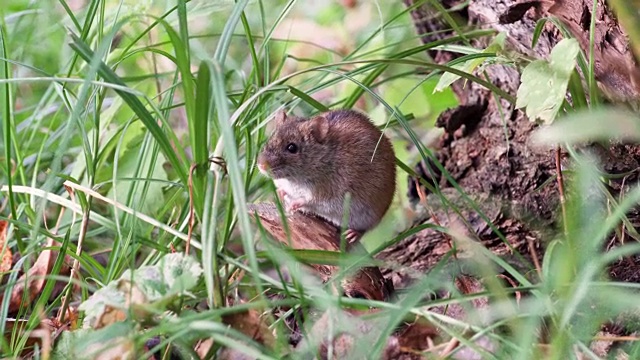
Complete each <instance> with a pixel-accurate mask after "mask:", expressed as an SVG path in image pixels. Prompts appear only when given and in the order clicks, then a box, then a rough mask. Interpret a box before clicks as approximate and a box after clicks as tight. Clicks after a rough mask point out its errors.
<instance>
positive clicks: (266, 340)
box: [195, 309, 275, 360]
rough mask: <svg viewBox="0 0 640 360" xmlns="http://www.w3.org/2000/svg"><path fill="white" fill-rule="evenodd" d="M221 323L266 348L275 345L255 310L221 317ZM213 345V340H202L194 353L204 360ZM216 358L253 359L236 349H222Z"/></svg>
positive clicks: (264, 323)
mask: <svg viewBox="0 0 640 360" xmlns="http://www.w3.org/2000/svg"><path fill="white" fill-rule="evenodd" d="M222 322H223V323H225V324H227V325H228V326H230V327H231V328H233V329H235V330H237V331H239V332H241V333H243V334H244V335H246V336H247V337H250V338H252V339H253V340H255V341H256V342H258V343H260V344H263V345H265V346H267V347H272V346H273V345H274V344H275V337H274V335H273V333H272V332H271V330H269V324H267V322H266V321H265V319H264V318H263V317H262V316H261V313H260V312H259V311H258V310H256V309H249V310H247V311H245V312H239V313H235V314H228V315H225V316H223V317H222ZM213 345H214V341H213V339H206V340H202V341H200V342H198V344H197V345H196V347H195V351H196V353H197V354H198V355H199V356H200V358H201V359H206V358H208V357H207V354H209V351H211V348H212V346H213ZM216 358H217V359H222V360H247V359H252V358H253V357H250V356H248V355H246V354H245V353H243V352H241V351H239V350H236V349H232V348H223V349H220V351H219V352H218V353H217V356H216Z"/></svg>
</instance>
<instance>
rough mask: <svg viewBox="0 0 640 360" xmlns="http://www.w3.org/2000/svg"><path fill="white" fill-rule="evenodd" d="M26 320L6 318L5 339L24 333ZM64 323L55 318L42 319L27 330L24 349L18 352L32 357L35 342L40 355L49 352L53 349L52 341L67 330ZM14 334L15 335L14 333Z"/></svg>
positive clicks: (24, 356) (23, 355)
mask: <svg viewBox="0 0 640 360" xmlns="http://www.w3.org/2000/svg"><path fill="white" fill-rule="evenodd" d="M27 322H28V321H27V320H22V319H7V321H6V322H5V333H4V335H5V339H10V338H11V336H12V334H17V336H20V337H22V336H23V335H24V333H25V329H26V326H27ZM68 328H69V327H68V326H67V325H66V324H60V323H59V322H58V321H57V320H55V319H42V321H41V322H40V324H38V326H37V327H36V328H35V329H33V330H30V331H29V332H28V336H27V342H26V344H25V347H24V349H25V350H24V351H23V352H22V353H21V354H20V356H22V358H33V357H34V351H33V348H34V346H35V345H36V344H37V345H38V347H39V348H40V353H41V355H43V357H44V354H50V353H51V351H52V349H53V343H54V341H55V340H56V338H57V337H58V335H60V334H61V333H62V332H63V331H66V330H68ZM14 336H16V335H14Z"/></svg>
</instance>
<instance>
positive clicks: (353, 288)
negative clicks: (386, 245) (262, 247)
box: [249, 203, 393, 301]
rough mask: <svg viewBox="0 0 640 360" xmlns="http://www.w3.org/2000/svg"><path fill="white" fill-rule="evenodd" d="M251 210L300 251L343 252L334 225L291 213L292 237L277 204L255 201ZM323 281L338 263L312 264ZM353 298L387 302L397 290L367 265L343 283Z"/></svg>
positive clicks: (263, 222) (344, 289)
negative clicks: (256, 202) (257, 202)
mask: <svg viewBox="0 0 640 360" xmlns="http://www.w3.org/2000/svg"><path fill="white" fill-rule="evenodd" d="M249 211H250V212H251V213H252V214H254V216H255V217H256V219H259V220H260V224H261V226H262V227H263V228H264V229H265V230H266V231H267V232H268V233H269V234H271V236H273V237H274V238H275V239H276V240H278V241H279V242H281V243H282V244H284V245H286V246H288V247H290V248H291V249H296V250H324V251H337V252H339V251H340V231H339V229H338V228H337V227H335V226H333V225H332V224H330V223H328V222H326V221H324V220H322V219H320V218H317V217H314V216H310V215H305V214H303V213H301V212H295V213H293V214H289V215H288V216H287V225H288V231H289V236H287V231H286V230H285V226H284V224H283V223H282V218H281V217H280V212H279V211H278V208H277V207H276V206H275V205H274V204H270V203H262V204H255V205H254V204H252V205H250V206H249ZM311 267H312V268H314V269H315V270H316V272H317V273H318V275H319V276H320V278H322V280H323V281H325V282H326V281H328V280H329V279H330V278H331V276H332V275H333V274H334V273H335V272H336V271H337V270H338V268H337V267H336V266H330V265H323V264H311ZM341 285H342V288H343V291H344V293H345V294H346V295H347V296H349V297H356V298H357V297H360V298H365V299H369V300H379V301H384V300H387V299H388V298H389V296H390V295H391V294H392V292H393V287H392V286H391V283H389V282H387V281H386V280H385V278H384V277H383V276H382V273H381V272H380V269H378V268H377V267H364V268H362V269H359V270H358V271H357V272H356V273H355V274H353V275H352V276H350V277H348V278H346V279H345V280H343V282H342V284H341Z"/></svg>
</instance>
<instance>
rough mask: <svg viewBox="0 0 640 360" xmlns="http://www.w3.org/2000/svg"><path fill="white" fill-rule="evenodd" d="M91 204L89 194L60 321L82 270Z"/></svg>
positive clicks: (59, 317) (61, 321)
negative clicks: (83, 248)
mask: <svg viewBox="0 0 640 360" xmlns="http://www.w3.org/2000/svg"><path fill="white" fill-rule="evenodd" d="M67 191H71V190H70V189H69V187H67ZM71 192H73V191H71ZM90 204H91V195H87V208H86V209H84V212H83V214H82V224H81V225H80V234H78V245H77V247H76V258H75V259H74V260H73V266H72V267H71V274H70V275H69V285H68V287H67V292H66V294H65V295H64V300H63V301H62V307H61V308H60V313H59V314H58V321H60V323H64V316H65V314H66V313H67V309H68V308H69V301H70V299H71V289H73V282H72V280H73V279H74V278H75V277H76V276H77V273H78V271H79V270H80V257H81V256H82V244H83V243H84V239H85V236H86V234H87V229H88V228H89V218H90V214H91V205H90Z"/></svg>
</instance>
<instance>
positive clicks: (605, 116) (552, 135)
mask: <svg viewBox="0 0 640 360" xmlns="http://www.w3.org/2000/svg"><path fill="white" fill-rule="evenodd" d="M611 139H616V140H619V141H629V142H639V141H640V119H638V116H637V115H635V114H633V113H631V112H628V111H624V110H620V109H601V110H596V111H580V112H577V113H574V114H571V115H569V116H567V117H565V118H562V119H560V120H558V121H556V122H554V123H553V124H552V125H551V126H548V127H544V128H542V129H540V130H538V131H537V132H536V133H534V135H533V138H532V140H533V141H535V142H537V143H538V144H542V145H552V146H556V145H558V144H567V145H574V144H579V143H585V142H592V141H609V140H611Z"/></svg>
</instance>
